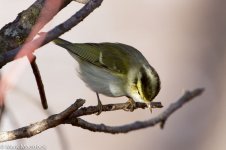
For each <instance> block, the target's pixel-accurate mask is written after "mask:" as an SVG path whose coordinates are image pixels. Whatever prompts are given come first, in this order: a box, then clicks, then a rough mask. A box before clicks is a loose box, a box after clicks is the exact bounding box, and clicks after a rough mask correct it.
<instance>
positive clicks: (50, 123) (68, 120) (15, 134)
mask: <svg viewBox="0 0 226 150" xmlns="http://www.w3.org/2000/svg"><path fill="white" fill-rule="evenodd" d="M203 91H204V89H196V90H194V91H191V92H189V91H188V92H185V94H184V95H183V96H182V97H181V98H179V100H178V101H176V102H175V103H173V104H171V105H170V106H169V107H168V108H167V109H166V110H165V111H163V112H162V113H161V114H160V115H158V116H157V117H155V118H152V119H150V120H147V121H136V122H134V123H131V124H127V125H123V126H117V127H112V126H107V125H104V124H94V123H89V122H87V121H85V120H83V119H81V118H79V117H81V116H85V115H92V114H96V113H97V112H98V107H97V106H89V107H83V108H80V107H81V106H82V105H83V104H84V103H85V101H84V100H81V99H78V100H77V101H76V102H75V103H74V104H73V105H72V106H70V107H69V108H67V109H66V110H65V111H63V112H61V113H59V114H56V115H52V116H50V117H48V118H47V119H44V120H42V121H39V122H36V123H33V124H31V125H29V126H25V127H22V128H19V129H16V130H13V131H6V132H0V142H4V141H10V140H16V139H21V138H28V137H31V136H34V135H36V134H39V133H41V132H43V131H45V130H47V129H50V128H53V127H56V126H58V125H60V124H71V125H73V126H77V127H81V128H83V129H87V130H90V131H94V132H105V133H112V134H116V133H127V132H131V131H134V130H138V129H143V128H147V127H152V126H154V125H156V124H159V123H160V125H161V127H162V128H163V125H164V124H165V122H166V120H167V119H168V118H169V117H170V116H171V115H172V114H173V113H174V112H175V111H176V110H178V109H179V108H181V107H182V106H183V105H184V104H186V103H187V102H189V101H190V100H192V99H194V98H195V97H197V96H199V95H201V94H202V92H203ZM158 106H160V105H159V103H158V102H157V103H156V102H155V103H152V107H153V108H156V107H158ZM127 107H128V103H121V104H108V105H103V112H104V111H105V112H106V111H116V110H125V109H126V108H127ZM137 108H143V109H144V108H146V105H145V104H143V103H136V107H135V109H137Z"/></svg>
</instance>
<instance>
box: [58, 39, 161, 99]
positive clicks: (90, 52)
mask: <svg viewBox="0 0 226 150" xmlns="http://www.w3.org/2000/svg"><path fill="white" fill-rule="evenodd" d="M54 43H55V44H57V45H59V46H61V47H63V48H65V49H67V50H68V52H69V53H70V54H71V55H72V56H73V57H74V58H75V59H76V60H77V61H78V63H79V65H80V77H81V79H82V80H83V81H84V82H85V83H86V84H87V85H88V86H89V87H90V88H91V89H92V90H93V91H95V92H97V93H102V94H104V95H107V96H113V97H116V96H128V97H130V98H132V99H134V100H135V101H140V102H145V103H147V102H150V101H151V100H152V99H153V98H154V97H155V96H156V95H157V94H158V92H159V89H160V80H159V77H158V74H157V72H156V71H155V70H154V68H153V67H151V66H150V64H149V63H148V61H147V60H146V59H145V57H144V56H143V55H142V54H141V53H140V52H139V51H138V50H137V49H135V48H134V47H131V46H129V45H125V44H121V43H70V42H68V41H65V40H63V39H60V38H58V39H56V40H54Z"/></svg>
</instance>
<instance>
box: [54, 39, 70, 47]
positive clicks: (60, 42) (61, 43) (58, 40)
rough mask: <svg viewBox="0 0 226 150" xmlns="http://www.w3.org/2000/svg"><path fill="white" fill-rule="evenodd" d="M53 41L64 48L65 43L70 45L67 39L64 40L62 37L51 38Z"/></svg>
mask: <svg viewBox="0 0 226 150" xmlns="http://www.w3.org/2000/svg"><path fill="white" fill-rule="evenodd" d="M53 42H54V43H55V44H56V45H58V46H61V47H64V48H66V47H67V45H72V43H71V42H68V41H66V40H64V39H61V38H57V39H55V40H53Z"/></svg>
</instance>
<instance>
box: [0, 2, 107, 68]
mask: <svg viewBox="0 0 226 150" xmlns="http://www.w3.org/2000/svg"><path fill="white" fill-rule="evenodd" d="M102 1H103V0H90V1H89V2H88V3H87V4H86V5H85V6H84V7H82V8H81V9H80V10H79V11H78V12H76V13H75V14H74V15H73V16H72V17H70V18H69V19H68V20H66V21H65V22H64V23H62V24H59V25H58V26H56V27H55V28H53V29H52V30H50V31H49V32H47V33H46V34H43V35H41V36H40V37H38V38H37V39H35V40H33V41H31V42H28V43H25V44H24V45H23V46H20V47H17V48H15V49H12V50H10V51H7V52H5V53H3V54H2V55H1V56H0V68H1V67H2V66H4V65H5V64H6V63H8V62H10V61H13V60H14V58H15V57H16V55H17V53H18V52H20V55H19V56H17V57H16V58H21V57H23V56H26V55H28V54H31V53H33V52H34V51H35V50H36V49H38V48H39V47H41V46H43V45H45V44H47V43H49V42H51V41H52V40H54V39H55V38H57V37H59V36H60V35H62V34H64V33H65V32H67V31H69V30H70V29H72V28H73V27H74V26H76V25H77V24H79V23H80V22H81V21H82V20H84V18H86V17H87V16H88V15H89V14H90V13H91V12H93V11H94V10H95V9H96V8H97V7H99V6H100V5H101V3H102ZM30 61H31V60H30Z"/></svg>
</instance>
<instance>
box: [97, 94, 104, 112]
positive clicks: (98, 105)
mask: <svg viewBox="0 0 226 150" xmlns="http://www.w3.org/2000/svg"><path fill="white" fill-rule="evenodd" d="M96 95H97V101H98V104H97V107H98V112H97V114H96V115H99V114H101V112H102V108H103V105H102V103H101V101H100V97H99V94H98V93H97V92H96Z"/></svg>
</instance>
